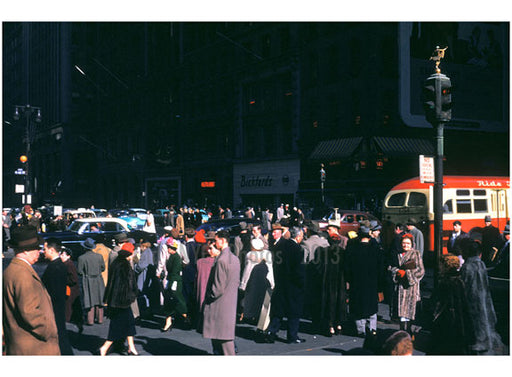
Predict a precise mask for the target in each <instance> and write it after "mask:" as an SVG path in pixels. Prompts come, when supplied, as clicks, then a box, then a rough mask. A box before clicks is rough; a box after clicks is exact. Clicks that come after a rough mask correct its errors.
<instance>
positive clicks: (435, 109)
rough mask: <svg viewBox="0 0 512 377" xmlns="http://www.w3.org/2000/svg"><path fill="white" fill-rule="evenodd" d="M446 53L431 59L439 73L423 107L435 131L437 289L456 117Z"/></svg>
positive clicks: (438, 50) (425, 91) (426, 87)
mask: <svg viewBox="0 0 512 377" xmlns="http://www.w3.org/2000/svg"><path fill="white" fill-rule="evenodd" d="M447 48H448V47H445V48H444V49H441V48H439V46H437V47H436V49H435V50H434V53H433V54H432V56H431V57H430V60H433V61H434V62H435V64H436V66H435V73H434V74H432V75H430V76H429V77H428V79H427V80H426V82H425V85H424V87H423V106H424V109H425V115H426V118H427V121H428V122H430V123H431V124H432V126H433V127H434V129H435V131H436V134H435V141H436V154H435V157H434V178H435V179H434V180H435V182H434V256H435V261H434V263H435V264H434V284H435V286H436V287H437V282H438V277H439V264H440V261H441V255H442V253H443V186H444V184H443V157H444V125H445V123H447V122H449V121H450V120H451V117H452V97H451V88H452V84H451V81H450V78H449V77H447V76H445V75H443V74H442V73H441V69H440V68H439V64H440V62H441V59H442V58H444V52H445V50H446V49H447Z"/></svg>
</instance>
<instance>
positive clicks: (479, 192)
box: [473, 190, 487, 196]
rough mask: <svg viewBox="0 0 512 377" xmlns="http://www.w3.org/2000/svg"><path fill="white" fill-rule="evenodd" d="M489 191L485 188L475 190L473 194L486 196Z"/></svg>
mask: <svg viewBox="0 0 512 377" xmlns="http://www.w3.org/2000/svg"><path fill="white" fill-rule="evenodd" d="M486 194H487V192H486V191H485V190H473V195H475V196H485V195H486Z"/></svg>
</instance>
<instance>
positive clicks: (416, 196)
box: [407, 192, 427, 207]
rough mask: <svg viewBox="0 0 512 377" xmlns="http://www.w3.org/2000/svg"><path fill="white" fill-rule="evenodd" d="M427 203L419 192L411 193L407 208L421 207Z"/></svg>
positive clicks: (425, 198) (425, 197)
mask: <svg viewBox="0 0 512 377" xmlns="http://www.w3.org/2000/svg"><path fill="white" fill-rule="evenodd" d="M426 203H427V196H426V195H425V194H423V193H421V192H411V193H410V194H409V200H407V206H408V207H423V206H425V204H426Z"/></svg>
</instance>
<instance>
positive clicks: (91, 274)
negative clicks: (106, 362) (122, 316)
mask: <svg viewBox="0 0 512 377" xmlns="http://www.w3.org/2000/svg"><path fill="white" fill-rule="evenodd" d="M82 247H83V248H84V249H85V250H86V251H85V253H84V254H82V255H80V256H79V257H78V266H77V273H78V275H80V276H81V277H82V289H83V292H84V296H83V298H84V308H85V312H86V313H87V320H86V322H85V323H86V325H88V326H92V325H93V324H94V322H95V321H96V322H97V323H103V295H104V293H105V283H104V281H103V277H102V276H101V273H102V272H103V271H105V262H104V261H103V257H102V256H101V255H100V254H96V253H95V252H94V251H93V250H94V248H96V243H95V242H94V240H93V239H92V238H87V239H86V240H85V241H84V242H82Z"/></svg>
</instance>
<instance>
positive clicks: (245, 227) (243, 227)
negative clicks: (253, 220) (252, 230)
mask: <svg viewBox="0 0 512 377" xmlns="http://www.w3.org/2000/svg"><path fill="white" fill-rule="evenodd" d="M240 229H242V230H245V229H247V223H246V222H245V221H241V222H240Z"/></svg>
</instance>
